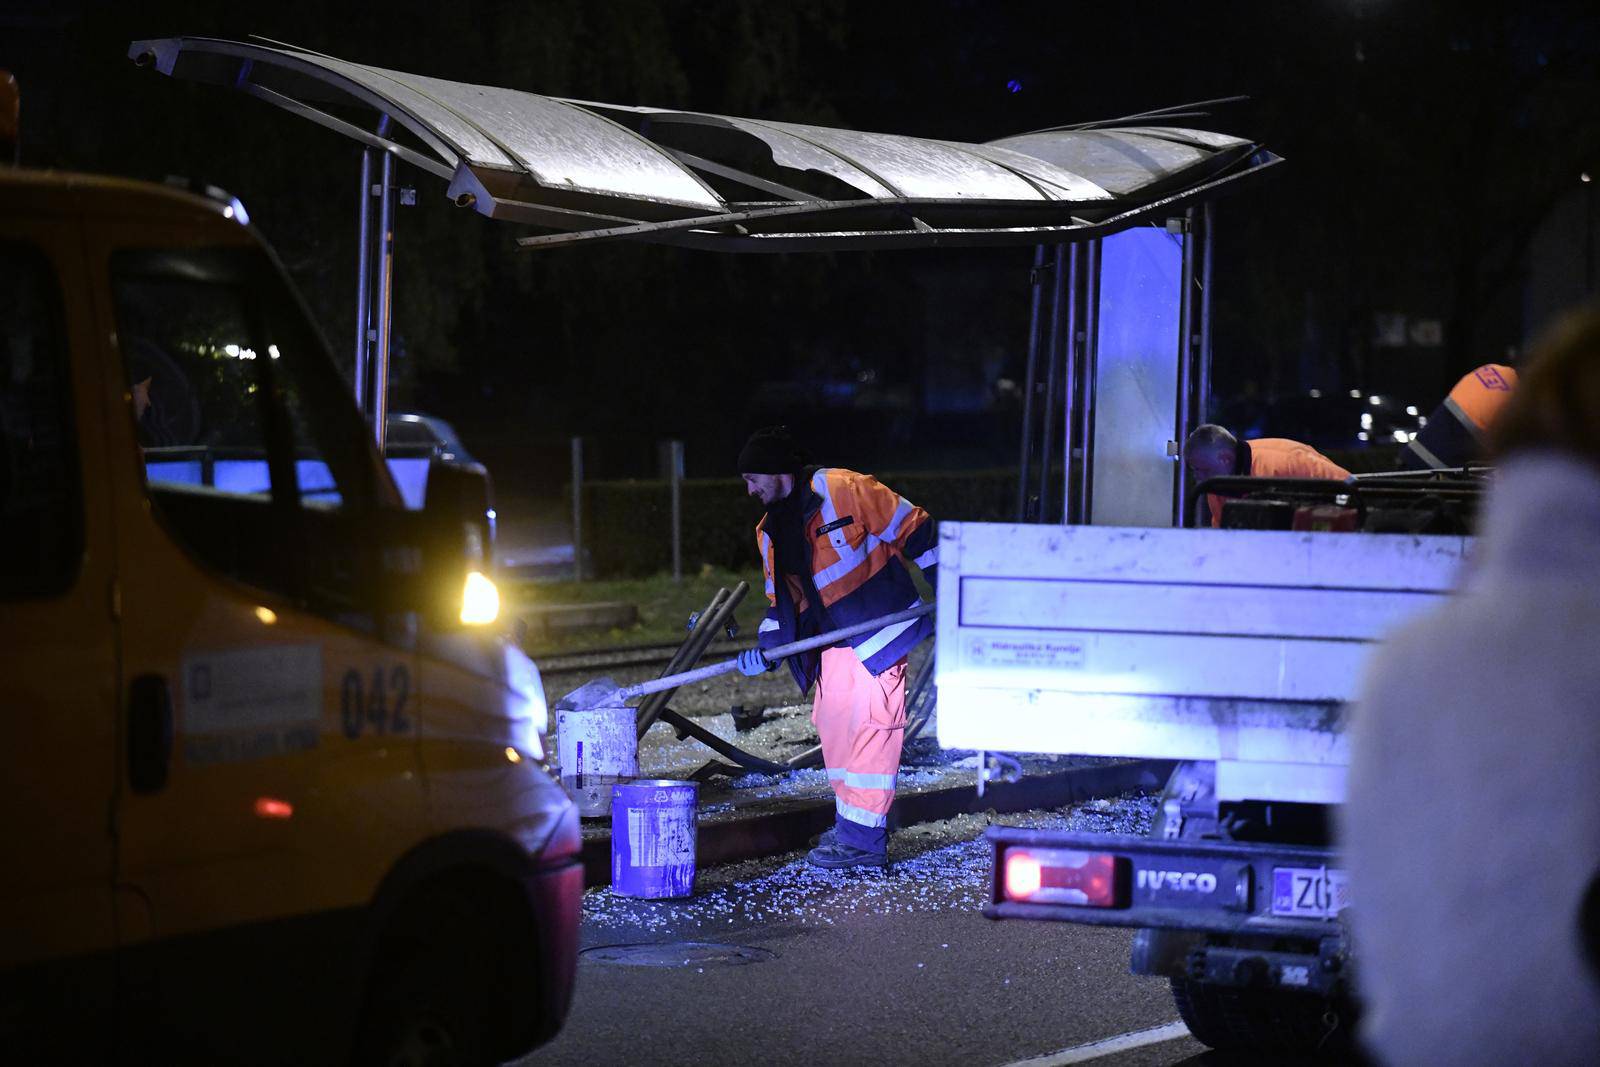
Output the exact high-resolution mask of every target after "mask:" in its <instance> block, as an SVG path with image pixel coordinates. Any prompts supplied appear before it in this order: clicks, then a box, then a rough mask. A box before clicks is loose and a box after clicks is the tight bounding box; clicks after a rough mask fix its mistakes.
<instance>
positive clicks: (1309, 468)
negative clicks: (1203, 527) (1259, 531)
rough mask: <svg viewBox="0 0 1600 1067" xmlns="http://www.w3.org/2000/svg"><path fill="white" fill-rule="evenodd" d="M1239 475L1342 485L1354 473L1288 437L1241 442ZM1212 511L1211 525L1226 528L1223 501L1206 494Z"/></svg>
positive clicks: (1238, 455) (1236, 468) (1237, 461)
mask: <svg viewBox="0 0 1600 1067" xmlns="http://www.w3.org/2000/svg"><path fill="white" fill-rule="evenodd" d="M1234 469H1235V472H1236V473H1238V474H1249V476H1250V477H1252V478H1328V479H1332V480H1334V481H1339V482H1342V481H1344V480H1345V479H1346V478H1348V477H1350V472H1349V471H1347V470H1345V469H1344V468H1343V467H1341V466H1339V465H1338V464H1337V463H1335V462H1334V461H1333V460H1331V459H1329V458H1328V457H1327V456H1324V455H1323V454H1322V453H1321V452H1318V451H1317V450H1316V449H1314V448H1312V447H1311V446H1310V445H1304V444H1301V443H1300V442H1299V441H1291V440H1289V439H1288V438H1287V437H1258V438H1256V439H1255V440H1253V441H1240V442H1239V447H1238V452H1237V454H1236V458H1235V460H1234ZM1206 503H1207V505H1209V506H1210V508H1211V525H1213V526H1221V525H1222V497H1220V496H1218V495H1217V494H1216V493H1207V494H1206Z"/></svg>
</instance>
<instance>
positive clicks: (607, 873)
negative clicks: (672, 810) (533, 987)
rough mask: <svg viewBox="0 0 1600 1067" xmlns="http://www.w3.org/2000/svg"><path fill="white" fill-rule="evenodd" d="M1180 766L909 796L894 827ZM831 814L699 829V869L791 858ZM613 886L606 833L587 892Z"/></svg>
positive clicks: (1073, 772) (1141, 785)
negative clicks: (783, 855) (980, 793)
mask: <svg viewBox="0 0 1600 1067" xmlns="http://www.w3.org/2000/svg"><path fill="white" fill-rule="evenodd" d="M1176 765H1177V764H1176V761H1175V760H1158V759H1137V760H1122V761H1119V762H1116V763H1107V764H1100V765H1097V766H1093V767H1072V768H1069V769H1067V770H1063V771H1056V772H1054V773H1052V774H1039V775H1028V776H1024V777H1023V778H1021V779H1020V780H1018V781H1015V782H996V783H994V784H993V785H990V786H989V787H988V788H987V789H985V790H984V794H983V796H981V797H980V796H978V791H977V790H976V789H975V788H973V787H972V786H970V785H958V786H948V787H946V788H944V789H930V790H927V791H926V792H922V793H906V794H902V795H901V796H898V797H896V798H895V802H894V807H893V808H892V809H890V812H889V823H890V825H891V826H896V827H903V826H914V825H916V824H917V823H924V822H935V821H937V820H939V819H950V818H954V817H955V816H957V815H968V814H974V813H977V812H983V811H993V812H995V813H996V814H1006V813H1009V812H1018V811H1030V810H1032V809H1034V808H1051V807H1060V806H1062V805H1064V804H1071V803H1073V802H1074V801H1079V800H1088V799H1090V798H1091V797H1102V796H1111V795H1114V794H1117V793H1125V792H1127V791H1128V790H1130V789H1159V788H1161V786H1163V785H1165V784H1166V781H1167V777H1168V776H1169V775H1170V774H1171V773H1172V768H1173V767H1174V766H1176ZM833 812H834V808H833V801H831V800H824V799H818V800H812V801H805V802H801V803H795V804H791V805H788V806H786V807H783V808H780V809H778V810H776V811H768V812H764V813H762V814H760V815H752V816H747V817H745V818H742V819H727V820H723V821H719V822H710V823H701V824H700V826H699V828H698V832H697V834H696V837H695V863H696V865H697V866H700V867H716V866H719V865H721V864H724V863H737V862H739V861H740V860H748V859H757V858H759V857H762V856H775V855H778V854H780V853H783V852H793V851H795V850H796V849H799V848H802V847H804V846H805V845H806V843H807V842H809V841H810V840H811V838H813V837H815V836H816V835H817V834H819V833H821V832H822V831H823V830H826V829H827V828H828V827H830V826H832V825H833V819H834V814H833ZM610 884H611V834H610V832H609V831H607V832H605V833H602V834H597V835H595V836H593V837H588V838H585V839H584V842H583V887H584V888H585V889H592V888H594V887H595V886H603V885H610Z"/></svg>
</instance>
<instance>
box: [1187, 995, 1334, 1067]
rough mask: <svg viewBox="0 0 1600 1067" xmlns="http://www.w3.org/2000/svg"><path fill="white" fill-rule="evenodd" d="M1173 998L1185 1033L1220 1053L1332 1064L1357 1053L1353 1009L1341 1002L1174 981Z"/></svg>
mask: <svg viewBox="0 0 1600 1067" xmlns="http://www.w3.org/2000/svg"><path fill="white" fill-rule="evenodd" d="M1172 999H1173V1001H1174V1002H1175V1003H1176V1004H1177V1006H1178V1015H1179V1016H1180V1017H1181V1018H1182V1019H1183V1024H1184V1025H1185V1026H1187V1027H1188V1028H1189V1032H1190V1033H1191V1034H1193V1035H1194V1036H1195V1037H1197V1038H1198V1039H1200V1041H1201V1042H1203V1043H1204V1044H1206V1045H1209V1046H1210V1047H1212V1048H1214V1049H1216V1050H1218V1051H1219V1052H1248V1053H1254V1054H1256V1055H1263V1054H1265V1055H1270V1056H1274V1057H1278V1056H1282V1057H1314V1058H1319V1059H1324V1058H1325V1059H1330V1060H1348V1059H1350V1058H1352V1057H1354V1056H1355V1055H1356V1042H1355V1024H1356V1007H1355V1004H1354V1003H1353V1002H1352V1001H1349V1000H1346V999H1344V998H1335V999H1333V1000H1325V999H1323V998H1321V997H1314V996H1306V995H1303V994H1298V993H1290V992H1285V991H1283V990H1279V989H1233V988H1230V987H1226V986H1219V985H1213V984H1211V983H1208V982H1195V981H1191V980H1189V979H1186V978H1174V979H1172Z"/></svg>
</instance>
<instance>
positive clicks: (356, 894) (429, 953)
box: [0, 169, 582, 1064]
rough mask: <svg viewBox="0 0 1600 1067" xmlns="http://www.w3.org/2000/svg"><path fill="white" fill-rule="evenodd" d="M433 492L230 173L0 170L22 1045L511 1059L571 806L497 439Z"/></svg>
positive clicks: (569, 828) (5, 883) (9, 830)
mask: <svg viewBox="0 0 1600 1067" xmlns="http://www.w3.org/2000/svg"><path fill="white" fill-rule="evenodd" d="M429 478H430V480H429V485H428V499H427V502H426V504H425V505H424V506H423V508H422V509H421V510H420V511H409V512H408V511H406V510H405V509H404V508H403V507H402V504H401V501H400V497H399V495H398V494H397V492H396V490H395V487H394V484H393V482H392V480H391V479H390V477H389V474H388V473H387V471H386V470H385V468H384V465H383V464H382V463H381V462H380V460H379V458H378V456H377V453H376V451H375V449H374V447H373V444H372V441H371V439H370V435H369V433H368V431H367V429H366V427H365V425H364V423H363V421H362V419H361V417H360V415H359V414H358V412H357V410H356V408H355V406H354V404H353V402H352V400H351V397H350V394H349V391H348V388H347V386H346V385H345V383H344V382H343V380H342V379H341V378H340V377H339V376H338V374H337V372H336V371H335V369H334V365H333V363H332V361H331V359H330V357H329V354H328V350H327V346H326V344H325V343H324V341H323V340H322V338H321V337H320V335H319V334H318V332H317V330H316V329H315V327H314V326H313V325H312V323H311V320H310V318H309V317H308V315H307V314H306V311H305V309H304V307H303V305H302V304H301V303H300V301H299V298H298V296H297V295H296V294H295V292H294V291H293V289H292V287H291V286H290V285H289V283H288V281H287V278H286V276H285V275H284V272H283V270H282V268H281V266H280V265H279V264H278V263H277V261H276V260H275V258H274V257H273V255H272V253H271V252H270V251H269V250H268V249H267V247H266V246H265V245H264V244H263V242H262V241H261V240H260V239H259V238H258V237H257V236H256V235H255V233H254V231H252V230H251V229H250V228H249V227H248V226H247V225H244V224H243V220H242V219H241V218H240V217H239V212H238V211H237V210H236V209H235V207H234V206H233V205H231V204H228V203H225V202H214V201H212V200H211V199H208V198H205V197H201V196H195V195H191V194H189V193H187V192H182V191H178V190H175V189H170V188H165V187H161V186H151V185H145V184H140V183H134V182H127V181H119V180H112V179H107V178H101V177H90V176H81V175H68V174H52V173H40V172H28V171H21V170H7V169H0V855H3V856H4V860H3V863H0V1059H4V1060H5V1061H6V1062H33V1061H37V1060H50V1061H71V1062H107V1061H132V1062H152V1063H169V1062H182V1061H188V1062H207V1063H247V1062H259V1063H296V1064H300V1063H315V1062H333V1063H343V1062H351V1061H358V1062H380V1063H385V1062H387V1063H393V1062H428V1063H481V1062H495V1061H498V1060H502V1059H506V1058H510V1057H512V1056H515V1055H518V1054H521V1053H522V1052H524V1051H526V1050H527V1049H529V1048H532V1047H534V1046H535V1045H537V1044H538V1043H540V1042H541V1041H543V1040H545V1039H547V1038H548V1037H550V1036H551V1035H552V1034H554V1033H555V1031H556V1030H557V1029H558V1028H559V1026H560V1025H561V1022H562V1020H563V1018H564V1017H565V1015H566V1011H567V1007H568V1003H569V1000H570V996H571V986H572V978H573V971H574V965H575V954H576V941H577V924H578V909H579V896H580V893H581V888H582V874H581V869H580V867H579V864H578V847H579V839H578V828H577V818H576V815H575V813H574V811H573V808H572V805H571V803H570V802H569V801H568V799H567V798H566V796H565V795H564V794H563V793H562V792H561V790H560V787H559V785H558V784H557V783H556V781H555V780H554V779H553V778H552V777H551V775H550V774H549V772H548V770H547V769H546V767H545V765H544V754H543V746H542V740H541V737H542V733H543V731H544V729H545V722H546V713H545V700H544V693H543V688H542V686H541V683H540V680H539V676H538V672H537V670H536V669H535V668H534V665H533V664H532V663H531V662H529V661H528V660H527V659H526V657H524V656H523V655H522V654H521V652H520V651H518V650H517V649H515V648H514V647H513V646H512V645H511V644H510V643H509V642H507V641H506V640H505V639H504V638H503V637H502V636H500V635H499V634H498V632H497V630H496V627H495V626H494V625H493V624H492V620H493V618H494V603H493V585H492V583H491V582H490V581H489V580H488V579H487V577H486V576H485V572H486V568H487V564H486V562H485V559H484V557H485V556H486V555H487V551H486V541H487V528H486V525H487V524H486V523H485V521H484V520H485V515H484V506H483V501H484V499H485V486H484V484H483V476H482V473H481V469H479V470H478V471H473V470H471V469H466V470H463V469H461V468H454V467H450V466H447V465H444V464H435V466H434V467H433V468H432V469H431V470H430V473H429Z"/></svg>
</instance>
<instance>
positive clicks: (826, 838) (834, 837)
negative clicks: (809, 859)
mask: <svg viewBox="0 0 1600 1067" xmlns="http://www.w3.org/2000/svg"><path fill="white" fill-rule="evenodd" d="M838 843H839V831H838V830H836V829H835V828H833V827H832V826H830V827H828V828H827V829H826V830H824V831H822V833H820V834H818V835H817V836H815V837H813V838H812V839H811V847H812V848H832V847H833V846H834V845H837V844H838Z"/></svg>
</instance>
